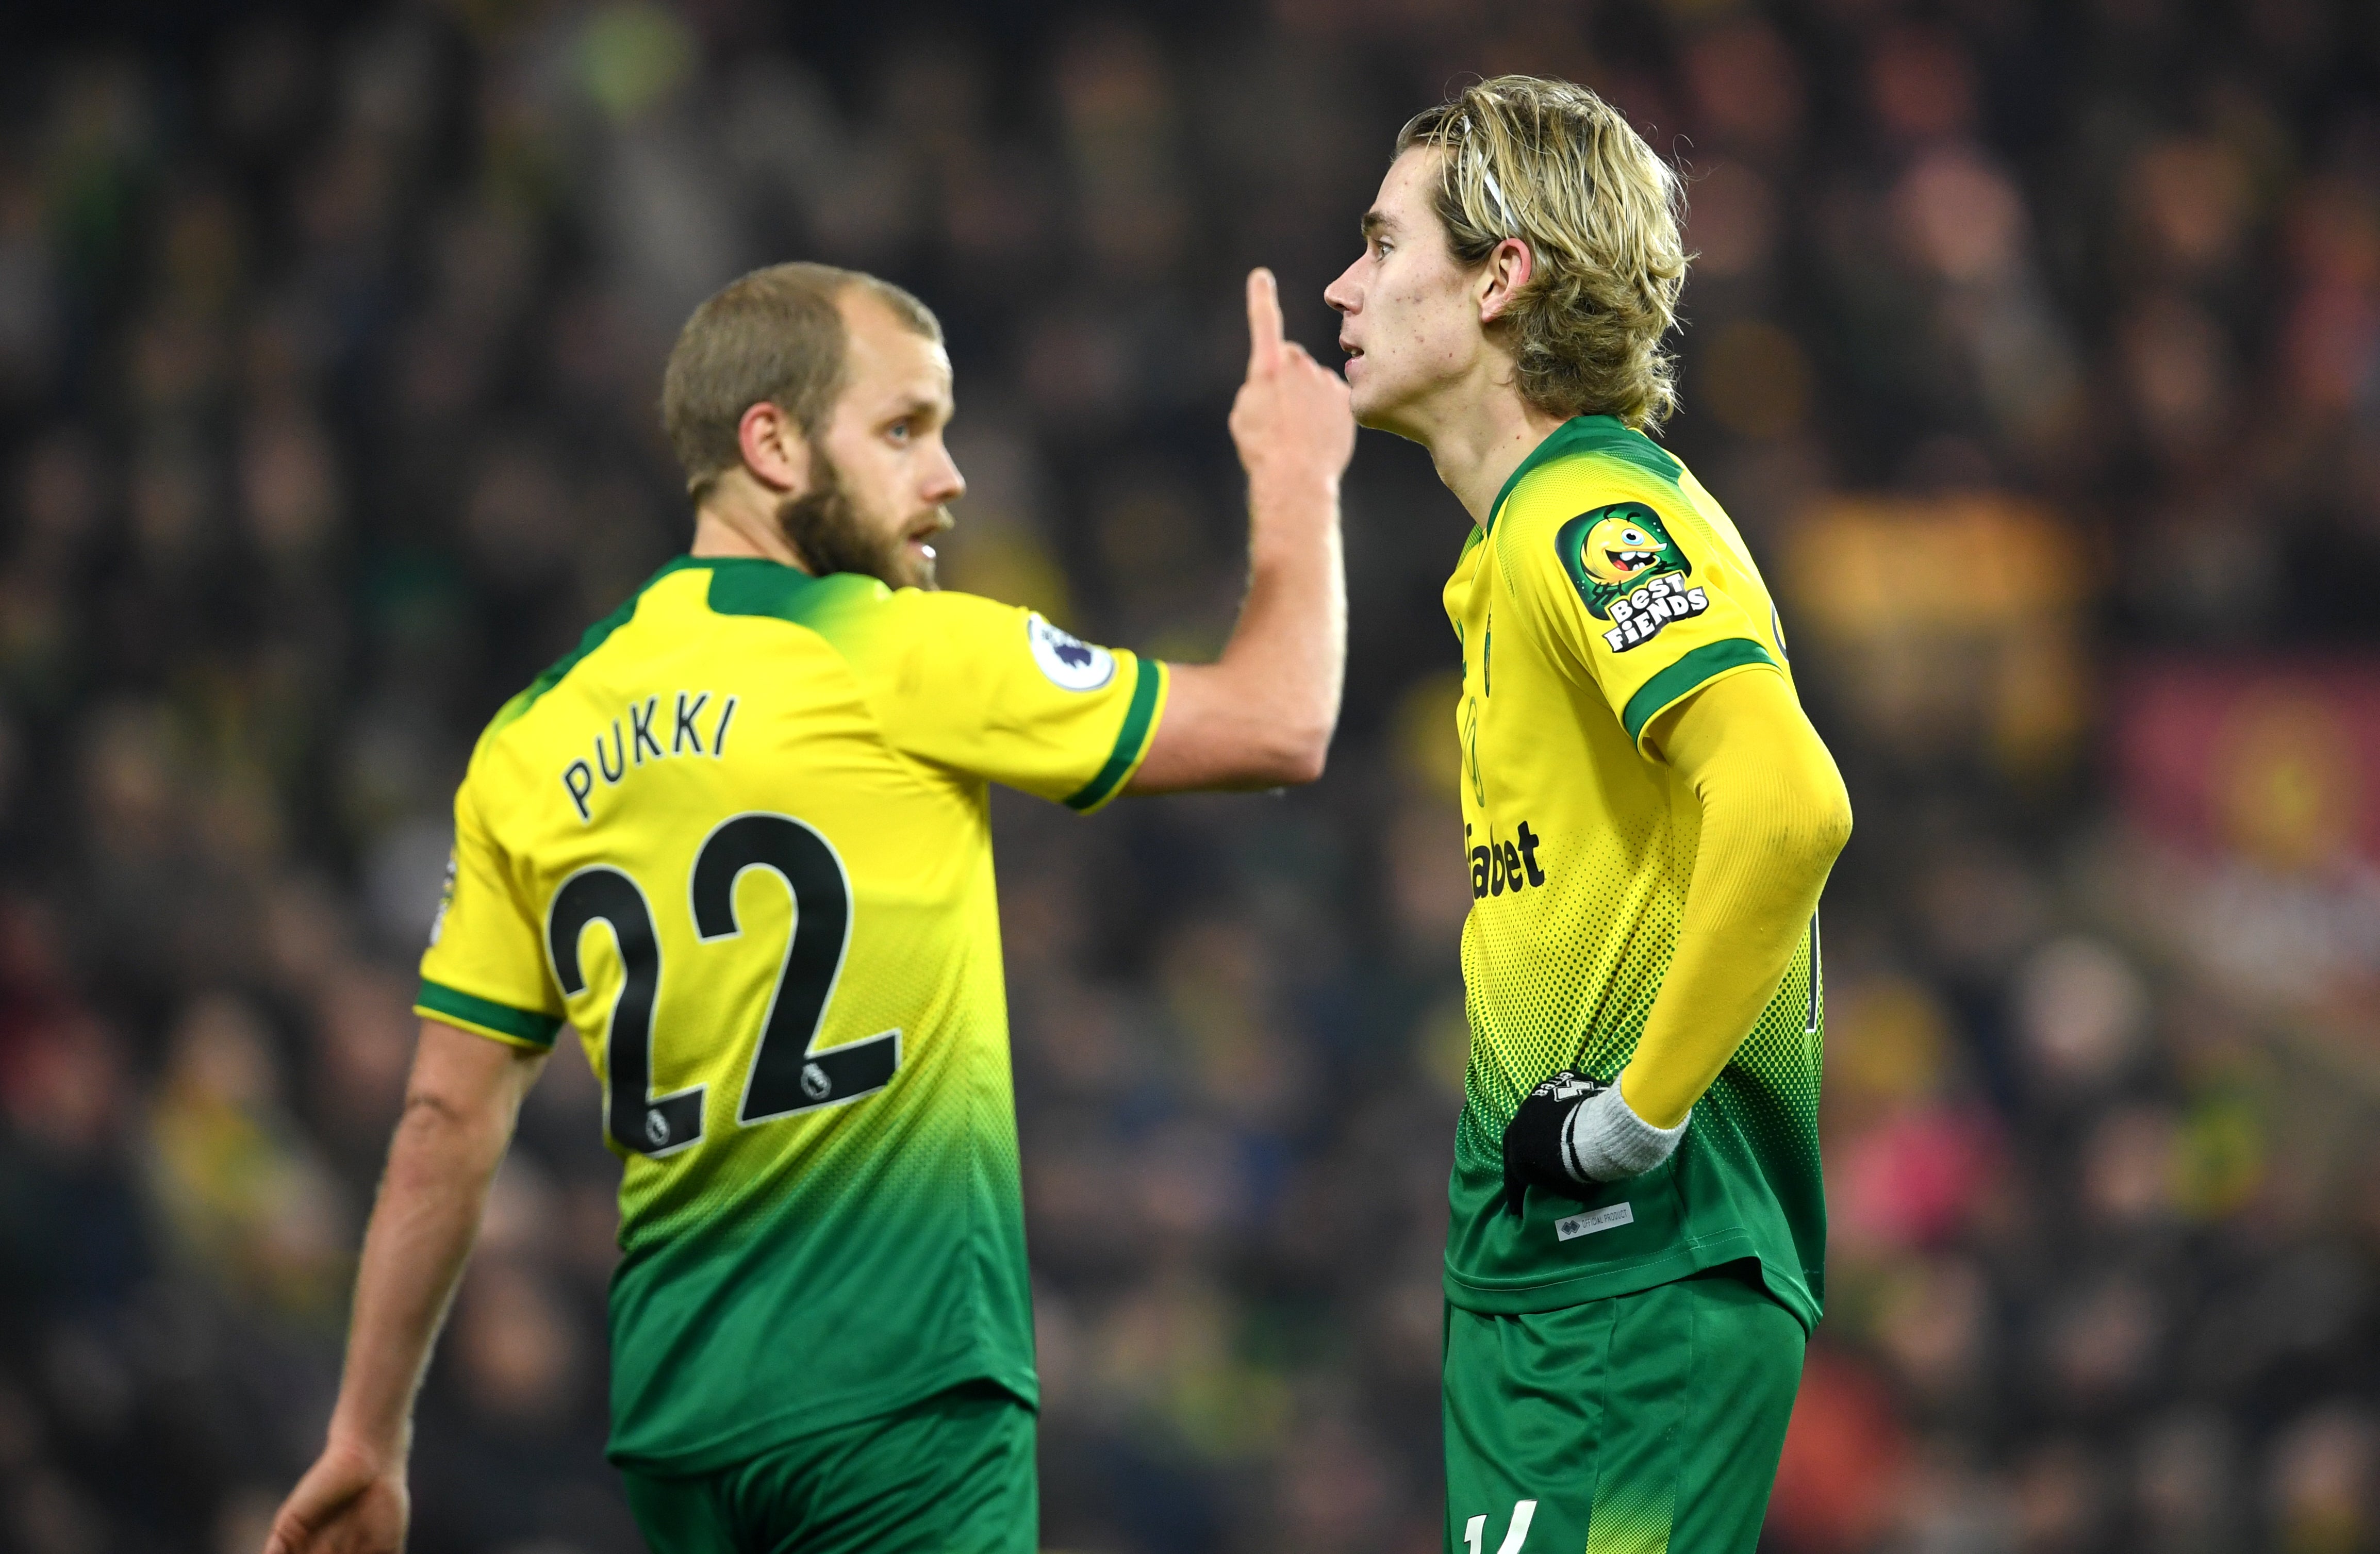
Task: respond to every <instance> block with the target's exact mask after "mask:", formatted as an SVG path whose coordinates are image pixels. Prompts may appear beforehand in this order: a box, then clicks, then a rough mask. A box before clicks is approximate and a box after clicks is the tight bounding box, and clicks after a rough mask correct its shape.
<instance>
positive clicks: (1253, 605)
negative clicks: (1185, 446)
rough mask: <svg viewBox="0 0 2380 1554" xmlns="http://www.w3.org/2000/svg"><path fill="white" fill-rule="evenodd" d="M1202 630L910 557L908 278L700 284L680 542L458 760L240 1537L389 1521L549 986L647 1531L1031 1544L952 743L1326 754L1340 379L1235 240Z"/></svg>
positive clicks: (1335, 696)
mask: <svg viewBox="0 0 2380 1554" xmlns="http://www.w3.org/2000/svg"><path fill="white" fill-rule="evenodd" d="M1248 322H1249V328H1250V331H1251V349H1250V355H1249V360H1248V375H1247V381H1246V382H1245V384H1244V385H1243V386H1242V388H1241V390H1240V395H1239V398H1238V401H1237V402H1236V404H1234V406H1233V411H1232V423H1231V424H1232V431H1233V437H1234V439H1235V440H1236V442H1237V443H1238V445H1239V451H1240V456H1241V460H1242V462H1243V464H1244V465H1245V467H1246V471H1247V477H1248V507H1249V529H1250V542H1249V552H1250V563H1249V571H1250V576H1249V586H1248V593H1247V598H1246V601H1245V605H1244V607H1243V609H1242V612H1241V615H1240V620H1239V624H1238V626H1237V627H1236V629H1235V630H1234V632H1233V637H1232V638H1231V640H1230V642H1229V643H1228V644H1227V645H1226V647H1225V649H1224V651H1223V655H1222V658H1221V661H1220V662H1218V663H1215V664H1212V665H1203V666H1201V665H1188V666H1184V665H1166V664H1161V663H1158V662H1150V661H1147V660H1144V659H1140V658H1137V657H1135V655H1134V654H1132V653H1130V652H1127V651H1123V650H1115V651H1110V650H1107V649H1105V648H1099V647H1093V646H1091V645H1090V644H1088V643H1085V642H1081V641H1078V640H1076V639H1075V637H1071V636H1069V635H1067V634H1066V633H1065V632H1063V631H1061V630H1059V629H1058V628H1057V627H1055V626H1053V625H1050V623H1048V622H1047V621H1044V620H1043V619H1041V617H1039V616H1038V615H1035V614H1032V613H1028V612H1026V611H1025V610H1021V609H1013V608H1009V607H1007V606H1004V605H1000V604H995V603H992V602H991V601H988V600H983V599H976V598H970V597H968V596H966V595H964V594H957V593H939V592H935V591H932V590H933V584H934V551H933V547H932V543H931V541H932V540H933V539H934V537H935V536H936V535H937V534H938V533H940V532H941V530H942V529H944V528H948V527H949V526H950V522H951V518H950V516H949V514H948V512H947V511H946V510H945V504H948V503H950V502H952V501H954V500H956V499H957V497H958V496H959V495H960V493H961V492H963V491H964V490H965V483H964V481H963V480H961V478H960V475H959V471H958V469H957V467H956V466H955V465H953V462H952V459H951V455H950V454H949V452H948V450H947V449H946V448H945V447H944V445H943V440H942V432H943V429H944V427H946V426H947V425H948V424H949V422H950V419H951V414H952V407H953V406H952V397H951V365H950V358H949V357H948V356H947V355H946V354H945V353H944V350H943V346H942V337H941V327H940V325H939V324H937V322H935V320H934V317H933V315H932V314H931V313H929V311H927V310H926V309H925V307H924V306H923V305H922V304H920V303H919V302H918V301H917V298H915V297H911V296H909V295H908V294H907V293H906V292H904V291H901V290H900V289H898V288H897V287H894V286H892V285H886V284H885V283H883V282H881V281H878V280H875V279H873V278H871V277H868V276H866V275H860V274H856V273H850V272H846V271H840V270H832V269H828V268H826V267H824V266H819V265H806V264H790V265H781V266H778V267H776V268H774V269H770V270H762V271H759V272H756V273H752V274H749V275H747V276H745V277H744V278H743V279H741V280H739V281H736V282H735V283H734V284H733V285H729V286H727V287H726V288H725V289H723V290H722V291H721V292H720V293H719V294H718V295H716V296H714V297H711V298H710V300H709V301H707V302H705V303H704V304H703V305H702V306H701V307H700V308H698V310H696V311H695V313H694V316H693V318H692V319H691V320H690V321H689V322H687V324H686V329H685V331H684V333H683V334H681V335H680V336H679V338H678V342H677V346H676V347H675V349H674V352H673V353H672V355H671V358H670V361H669V367H668V371H667V374H666V377H665V380H664V383H663V388H662V414H663V419H664V421H665V422H666V424H667V427H668V431H669V434H670V439H671V442H672V443H673V444H674V448H675V450H676V453H677V455H678V458H679V460H680V462H681V463H682V464H683V465H684V466H685V468H686V480H687V486H688V490H689V491H690V492H691V493H692V495H693V498H694V504H695V509H696V514H695V526H694V539H693V545H692V547H691V550H690V552H689V553H688V554H686V555H685V556H681V557H680V558H678V559H677V560H675V561H673V562H671V563H670V564H669V565H666V566H664V567H662V569H661V571H660V572H659V573H657V574H655V575H654V577H652V578H651V579H650V581H648V582H647V583H646V584H645V585H644V587H643V588H642V589H639V590H638V592H637V594H636V596H635V597H634V598H632V599H630V600H629V601H627V602H626V603H625V604H623V605H622V606H621V607H620V608H619V609H618V610H617V611H615V612H614V613H613V614H612V615H611V616H610V617H609V618H607V619H605V620H603V621H601V622H599V623H598V624H597V625H594V626H593V627H592V628H590V629H589V631H588V633H587V635H586V637H585V639H584V640H583V641H582V642H580V644H579V645H578V649H577V651H576V652H573V653H572V654H571V655H570V656H569V657H567V658H565V659H564V660H563V661H562V662H560V663H557V664H556V665H554V666H553V668H552V669H550V670H548V671H547V672H546V673H545V674H543V675H542V676H540V678H539V679H538V681H537V682H536V683H535V684H534V685H532V686H529V687H528V689H527V690H526V691H523V692H522V693H521V694H520V695H519V696H517V697H516V698H513V699H512V700H511V701H510V702H508V703H507V704H506V705H505V706H504V709H503V710H501V711H499V712H498V713H497V714H496V717H495V720H494V722H492V723H490V724H489V726H488V729H487V732H486V733H485V734H483V735H481V736H480V743H479V747H478V748H477V750H476V751H475V752H474V753H473V755H472V758H471V763H470V767H469V770H468V773H467V775H466V776H465V778H464V781H463V786H462V790H461V793H460V794H459V795H458V796H457V798H456V800H455V861H454V866H453V871H452V874H451V877H450V882H449V885H448V889H447V894H446V899H445V902H444V904H443V905H442V907H441V909H440V915H439V921H438V925H437V927H436V928H435V929H432V931H431V947H430V950H429V953H427V954H426V955H425V956H424V957H423V960H422V981H421V988H420V993H419V1002H417V1004H416V1006H415V1007H416V1010H417V1012H418V1013H419V1014H420V1015H421V1018H422V1023H421V1035H420V1044H419V1048H418V1050H417V1052H416V1056H415V1060H414V1068H413V1074H412V1079H411V1081H410V1084H409V1086H408V1089H407V1097H406V1107H405V1115H404V1118H403V1120H402V1121H401V1122H400V1123H399V1124H398V1126H397V1130H396V1136H395V1141H394V1143H393V1144H392V1146H391V1147H390V1152H389V1161H388V1168H387V1172H386V1174H385V1176H384V1177H383V1181H382V1184H381V1192H380V1198H379V1202H378V1203H377V1205H376V1206H375V1207H374V1208H373V1210H372V1218H371V1223H370V1228H369V1230H368V1231H367V1232H366V1234H365V1238H364V1250H363V1260H362V1268H361V1270H360V1273H359V1274H358V1280H357V1287H356V1299H355V1311H354V1318H353V1327H352V1329H351V1332H350V1335H349V1339H348V1345H347V1361H346V1375H345V1378H344V1380H343V1382H342V1385H341V1388H340V1392H339V1399H338V1403H337V1405H336V1408H335V1410H334V1414H333V1415H332V1420H331V1427H330V1435H329V1439H328V1442H327V1444H326V1445H325V1447H324V1450H323V1452H322V1457H321V1459H320V1460H319V1461H318V1462H317V1463H315V1465H314V1467H313V1469H312V1471H310V1473H308V1474H307V1475H306V1477H305V1478H304V1480H303V1481H302V1482H301V1483H300V1484H299V1485H298V1486H297V1489H296V1490H295V1491H294V1492H293V1493H292V1494H291V1496H290V1498H289V1499H288V1501H287V1503H285V1505H284V1506H283V1507H282V1508H281V1512H280V1514H279V1515H278V1516H277V1517H276V1518H275V1520H274V1523H273V1534H272V1537H271V1541H270V1543H269V1544H268V1546H267V1547H268V1549H269V1550H271V1551H273V1554H307V1551H314V1550H323V1551H336V1554H394V1551H395V1550H396V1549H398V1548H401V1547H402V1545H403V1542H404V1537H405V1526H406V1519H407V1499H406V1461H407V1447H408V1444H409V1437H410V1430H411V1422H410V1421H411V1414H412V1404H413V1398H414V1393H415V1390H416V1388H417V1386H418V1384H419V1379H420V1377H421V1373H422V1368H423V1366H424V1365H425V1364H426V1363H427V1360H428V1357H429V1354H430V1349H431V1342H432V1340H433V1338H434V1336H435V1334H436V1331H437V1329H438V1326H439V1323H440V1320H441V1318H442V1317H443V1314H444V1312H445V1310H446V1306H447V1303H448V1301H449V1298H450V1297H451V1296H452V1294H453V1293H454V1289H455V1283H456V1281H457V1280H458V1278H459V1277H460V1275H461V1273H462V1269H463V1266H464V1261H465V1258H466V1257H468V1253H469V1250H470V1245H471V1242H472V1238H473V1236H474V1234H475V1233H476V1231H477V1228H478V1221H479V1217H480V1206H481V1203H482V1202H483V1200H484V1198H485V1196H486V1193H487V1188H488V1184H489V1180H490V1178H491V1177H492V1174H493V1172H494V1171H495V1169H496V1166H497V1163H498V1161H499V1160H500V1159H502V1157H503V1154H504V1148H505V1147H506V1144H507V1143H508V1141H509V1140H510V1137H511V1134H512V1129H513V1124H514V1120H515V1117H516V1112H517V1111H518V1108H519V1105H520V1100H521V1097H522V1094H523V1092H524V1091H526V1090H527V1088H528V1085H529V1083H530V1081H531V1080H532V1079H534V1078H535V1077H536V1075H537V1073H538V1070H539V1068H540V1065H541V1064H542V1063H543V1062H544V1060H545V1057H546V1055H547V1053H548V1051H549V1050H550V1049H551V1047H552V1045H553V1040H554V1038H555V1035H556V1033H557V1032H558V1030H559V1029H560V1027H561V1026H563V1024H564V1023H565V1021H567V1022H568V1023H569V1024H570V1025H571V1026H574V1027H575V1028H576V1029H577V1031H579V1032H580V1033H581V1036H582V1038H583V1039H584V1041H585V1043H586V1048H587V1053H588V1056H589V1060H590V1061H591V1062H592V1063H593V1065H594V1067H595V1071H596V1073H597V1074H600V1075H601V1077H602V1079H603V1083H604V1107H603V1115H602V1117H601V1125H602V1128H603V1133H604V1140H605V1142H606V1143H607V1144H608V1145H609V1146H610V1147H611V1149H612V1151H613V1153H614V1154H616V1155H618V1156H619V1157H620V1159H621V1160H622V1162H623V1172H622V1176H621V1185H620V1208H621V1222H620V1246H621V1258H620V1264H619V1269H618V1271H617V1273H616V1274H615V1275H614V1277H613V1285H612V1302H611V1305H612V1322H611V1326H612V1434H611V1444H610V1455H611V1457H612V1459H613V1462H615V1463H618V1464H619V1466H620V1468H621V1469H622V1471H623V1473H624V1475H625V1479H626V1486H627V1492H628V1499H629V1504H630V1506H631V1508H632V1509H633V1510H634V1512H635V1513H636V1516H637V1521H638V1523H639V1524H640V1525H641V1526H642V1527H643V1529H644V1532H645V1536H646V1537H647V1538H648V1540H649V1541H650V1543H651V1545H652V1547H653V1548H654V1549H655V1550H656V1551H657V1554H738V1551H744V1550H769V1551H772V1554H773V1551H778V1550H795V1549H799V1550H845V1549H848V1550H862V1549H866V1550H871V1551H902V1550H912V1551H917V1554H925V1551H928V1550H935V1551H943V1550H953V1551H962V1554H965V1551H976V1550H981V1551H987V1554H989V1551H994V1550H997V1551H1000V1554H1030V1551H1031V1550H1032V1549H1033V1548H1035V1545H1036V1534H1037V1523H1038V1517H1037V1505H1036V1493H1035V1482H1034V1445H1033V1442H1034V1430H1033V1423H1034V1414H1033V1411H1034V1406H1035V1402H1036V1396H1037V1393H1036V1383H1035V1378H1034V1371H1033V1329H1032V1319H1031V1313H1030V1310H1029V1305H1028V1294H1027V1288H1026V1261H1025V1235H1024V1210H1023V1204H1022V1202H1021V1198H1020V1194H1019V1190H1018V1181H1017V1157H1016V1122H1015V1111H1014V1104H1013V1099H1012V1097H1011V1093H1010V1085H1009V1060H1008V1031H1007V1012H1006V1005H1005V998H1004V994H1003V991H1002V977H1001V953H1000V938H999V922H998V918H997V915H996V903H995V900H994V894H993V888H992V868H991V845H990V819H989V815H988V811H987V808H986V791H987V790H986V785H987V783H994V782H997V783H1007V784H1009V785H1010V786H1013V787H1017V788H1021V789H1024V790H1025V791H1026V792H1028V793H1033V794H1038V795H1042V796H1044V797H1047V798H1050V799H1054V800H1057V801H1059V802H1062V803H1064V804H1066V805H1068V806H1069V807H1073V808H1075V809H1077V810H1092V809H1096V808H1098V807H1100V806H1101V805H1103V804H1105V803H1106V802H1107V801H1108V800H1109V799H1111V798H1112V797H1113V796H1114V795H1117V794H1119V793H1124V792H1140V793H1150V792H1160V791H1164V790H1170V789H1183V788H1260V787H1272V786H1276V785H1279V784H1281V783H1304V782H1310V781H1312V780H1313V779H1314V778H1315V777H1316V776H1318V774H1319V773H1320V771H1321V770H1322V762H1323V755H1324V750H1325V747H1326V746H1327V745H1328V744H1329V742H1330V732H1331V728H1332V726H1333V724H1334V722H1336V719H1337V716H1338V707H1339V688H1340V678H1341V668H1342V660H1343V653H1344V640H1345V621H1346V610H1345V600H1344V589H1343V583H1342V567H1341V562H1340V551H1339V530H1338V505H1339V504H1338V492H1339V478H1340V472H1341V470H1342V468H1343V467H1344V466H1345V464H1346V462H1347V458H1348V455H1349V454H1350V452H1351V451H1352V450H1353V447H1354V422H1353V420H1352V419H1351V418H1350V416H1349V412H1348V408H1347V390H1346V385H1345V384H1344V383H1343V382H1341V381H1340V380H1339V378H1338V377H1337V375H1336V374H1334V373H1332V372H1330V371H1329V370H1326V369H1324V368H1322V367H1320V366H1318V365H1317V364H1316V363H1315V361H1314V360H1313V358H1310V357H1308V356H1307V355H1306V354H1305V352H1304V351H1303V350H1301V349H1299V348H1298V347H1297V346H1293V345H1288V344H1285V343H1284V342H1283V340H1282V338H1281V311H1280V308H1279V305H1278V302H1277V301H1276V299H1275V297H1274V292H1273V282H1272V277H1271V276H1270V275H1269V273H1265V272H1262V271H1259V272H1257V273H1255V274H1253V275H1251V276H1250V277H1249V283H1248Z"/></svg>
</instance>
